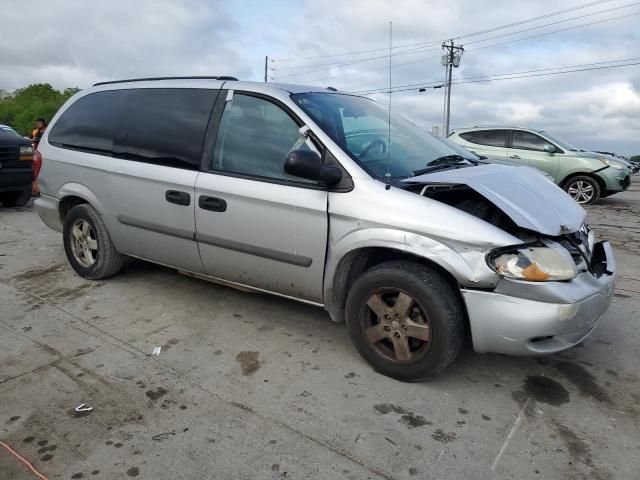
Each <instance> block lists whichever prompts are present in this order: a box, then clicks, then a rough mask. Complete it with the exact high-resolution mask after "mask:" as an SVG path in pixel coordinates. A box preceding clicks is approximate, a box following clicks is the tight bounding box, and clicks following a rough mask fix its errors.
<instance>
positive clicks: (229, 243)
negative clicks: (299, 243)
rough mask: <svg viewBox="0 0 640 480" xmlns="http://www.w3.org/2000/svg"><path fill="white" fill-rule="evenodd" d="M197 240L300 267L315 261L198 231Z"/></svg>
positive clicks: (307, 265)
mask: <svg viewBox="0 0 640 480" xmlns="http://www.w3.org/2000/svg"><path fill="white" fill-rule="evenodd" d="M196 240H197V241H198V242H200V243H205V244H207V245H213V246H214V247H220V248H226V249H227V250H235V251H236V252H242V253H247V254H249V255H255V256H256V257H263V258H268V259H270V260H276V261H278V262H283V263H290V264H291V265H297V266H299V267H309V266H310V265H311V262H312V261H313V260H312V259H311V258H309V257H304V256H302V255H295V254H292V253H286V252H280V251H278V250H271V249H270V248H262V247H256V246H254V245H249V244H246V243H240V242H234V241H233V240H227V239H225V238H220V237H213V236H211V235H204V234H202V233H196Z"/></svg>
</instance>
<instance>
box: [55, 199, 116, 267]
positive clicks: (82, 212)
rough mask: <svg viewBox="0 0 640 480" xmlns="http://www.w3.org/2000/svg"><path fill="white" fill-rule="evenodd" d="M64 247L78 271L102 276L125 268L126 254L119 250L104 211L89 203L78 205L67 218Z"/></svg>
mask: <svg viewBox="0 0 640 480" xmlns="http://www.w3.org/2000/svg"><path fill="white" fill-rule="evenodd" d="M62 237H63V242H64V250H65V253H66V254H67V259H68V260H69V263H70V264H71V266H72V267H73V269H74V270H75V271H76V273H77V274H78V275H80V276H81V277H83V278H86V279H88V280H100V279H102V278H107V277H111V276H113V275H115V274H116V273H118V272H119V271H120V269H121V268H122V264H123V261H124V256H123V255H121V254H120V253H118V251H117V250H116V248H115V246H114V245H113V242H112V241H111V237H110V236H109V232H107V227H106V226H105V224H104V222H103V220H102V217H101V216H100V214H99V213H98V212H97V211H96V210H95V209H94V208H93V207H92V206H91V205H89V204H86V203H83V204H80V205H76V206H75V207H73V208H72V209H71V210H69V213H67V216H66V217H65V218H64V225H63V229H62Z"/></svg>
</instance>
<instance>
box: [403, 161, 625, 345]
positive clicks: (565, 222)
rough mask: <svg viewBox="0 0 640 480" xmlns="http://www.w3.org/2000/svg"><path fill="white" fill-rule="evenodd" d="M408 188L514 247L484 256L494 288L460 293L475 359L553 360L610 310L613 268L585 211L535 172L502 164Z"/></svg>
mask: <svg viewBox="0 0 640 480" xmlns="http://www.w3.org/2000/svg"><path fill="white" fill-rule="evenodd" d="M405 182H406V183H407V184H408V185H407V189H408V190H409V191H412V192H414V193H416V194H418V195H421V196H424V197H428V198H430V199H432V200H435V201H437V202H440V203H444V204H446V205H449V206H451V207H453V208H456V209H458V210H461V211H464V212H465V213H468V214H469V215H472V216H474V217H476V218H479V219H481V220H483V221H485V222H487V223H490V224H491V225H494V226H495V227H498V228H500V229H501V230H503V231H505V232H507V233H509V234H510V235H512V236H513V237H515V238H517V239H518V240H520V242H521V243H518V244H514V245H511V246H502V247H499V248H495V249H492V250H490V251H488V252H486V255H485V261H486V264H487V265H488V266H489V268H490V269H491V270H493V272H494V273H495V274H496V276H497V278H498V280H497V282H496V284H495V286H494V287H492V288H484V289H482V288H472V287H469V286H462V288H461V291H462V294H463V298H464V299H465V303H466V306H467V312H468V315H469V321H470V324H471V331H472V336H473V343H474V348H475V350H476V351H479V352H496V353H506V354H515V355H518V354H520V355H531V354H548V353H554V352H557V351H561V350H564V349H566V348H569V347H571V346H573V345H575V344H576V343H579V342H580V341H582V340H583V339H584V338H585V337H586V336H588V335H589V334H590V333H591V332H592V331H593V329H594V328H595V326H596V325H597V322H598V320H599V318H600V316H601V315H602V314H603V313H604V312H605V311H606V309H607V308H608V306H609V304H610V302H611V297H612V295H613V289H614V287H615V281H616V273H615V264H614V260H613V255H612V251H611V247H610V246H609V244H608V243H607V242H595V239H594V234H593V232H591V231H590V230H589V228H588V227H587V226H586V225H585V217H586V213H585V211H584V210H583V209H582V208H581V207H580V206H579V205H578V204H577V203H576V202H575V201H574V200H573V199H572V198H570V197H569V196H568V195H567V194H566V193H565V192H564V191H562V190H561V189H560V188H558V187H557V186H556V185H554V184H552V183H551V182H549V181H548V180H547V179H545V178H544V176H543V175H541V174H540V173H539V172H537V171H536V170H534V169H530V168H526V167H508V166H501V165H483V166H477V167H468V168H461V169H452V170H446V171H439V172H434V173H430V174H425V175H421V176H417V177H411V178H408V179H407V180H405ZM479 240H481V239H479Z"/></svg>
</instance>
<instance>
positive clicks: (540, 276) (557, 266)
mask: <svg viewBox="0 0 640 480" xmlns="http://www.w3.org/2000/svg"><path fill="white" fill-rule="evenodd" d="M487 261H488V263H489V266H490V267H491V268H492V269H493V270H494V271H495V272H496V273H498V274H499V275H502V276H503V277H507V278H515V279H517V280H529V281H531V282H547V281H557V280H571V279H572V278H574V277H575V276H576V275H577V270H576V265H575V263H574V261H573V259H572V258H571V255H570V254H569V252H567V251H566V250H564V249H563V248H557V247H539V246H531V247H520V248H515V249H513V250H505V249H499V250H494V251H493V252H492V253H491V254H490V255H489V256H488V257H487Z"/></svg>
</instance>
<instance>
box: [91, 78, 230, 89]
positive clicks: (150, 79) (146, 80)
mask: <svg viewBox="0 0 640 480" xmlns="http://www.w3.org/2000/svg"><path fill="white" fill-rule="evenodd" d="M153 80H230V81H237V80H238V79H237V78H236V77H230V76H226V75H220V76H216V77H207V76H204V77H201V76H200V77H198V76H195V77H147V78H128V79H125V80H110V81H108V82H98V83H94V84H93V86H94V87H97V86H98V85H110V84H112V83H130V82H149V81H153Z"/></svg>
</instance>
